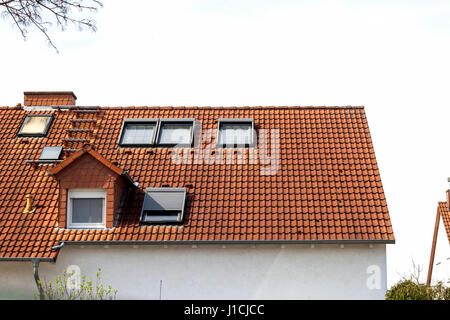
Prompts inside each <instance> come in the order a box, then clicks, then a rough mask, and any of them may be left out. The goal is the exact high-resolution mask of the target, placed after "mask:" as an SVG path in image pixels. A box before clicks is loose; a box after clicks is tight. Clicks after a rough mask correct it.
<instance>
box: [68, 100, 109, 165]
mask: <svg viewBox="0 0 450 320" xmlns="http://www.w3.org/2000/svg"><path fill="white" fill-rule="evenodd" d="M70 110H71V111H72V114H73V118H72V119H70V125H71V127H70V128H66V129H65V132H66V137H65V138H63V141H64V152H65V153H66V155H67V156H68V155H69V154H70V153H71V152H76V151H78V150H80V148H81V147H82V145H83V144H86V143H90V142H91V139H92V138H93V137H94V129H95V127H96V126H97V124H98V121H99V119H98V116H99V115H100V113H101V109H100V107H98V106H95V107H81V106H77V107H75V108H71V109H70ZM69 145H70V147H69Z"/></svg>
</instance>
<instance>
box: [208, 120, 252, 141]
mask: <svg viewBox="0 0 450 320" xmlns="http://www.w3.org/2000/svg"><path fill="white" fill-rule="evenodd" d="M253 129H254V125H253V119H219V129H218V132H217V144H218V145H220V146H224V147H225V146H240V147H243V146H252V145H253V132H254V130H253Z"/></svg>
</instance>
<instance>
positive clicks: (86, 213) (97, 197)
mask: <svg viewBox="0 0 450 320" xmlns="http://www.w3.org/2000/svg"><path fill="white" fill-rule="evenodd" d="M67 206H68V207H67V226H68V228H72V229H85V228H90V229H103V228H105V220H106V190H104V189H70V190H69V192H68V199H67Z"/></svg>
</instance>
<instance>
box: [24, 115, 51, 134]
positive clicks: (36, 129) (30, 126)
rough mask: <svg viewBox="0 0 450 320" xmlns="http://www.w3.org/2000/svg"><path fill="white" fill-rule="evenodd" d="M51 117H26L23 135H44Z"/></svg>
mask: <svg viewBox="0 0 450 320" xmlns="http://www.w3.org/2000/svg"><path fill="white" fill-rule="evenodd" d="M50 120H51V117H26V118H25V121H24V122H23V127H22V130H20V133H21V134H44V133H45V129H46V128H47V124H48V123H49V122H50Z"/></svg>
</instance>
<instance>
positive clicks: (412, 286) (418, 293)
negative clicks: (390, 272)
mask: <svg viewBox="0 0 450 320" xmlns="http://www.w3.org/2000/svg"><path fill="white" fill-rule="evenodd" d="M420 272H421V268H420V267H419V266H416V265H415V264H414V262H413V272H412V273H411V275H409V276H408V277H403V279H402V280H401V281H399V282H398V283H397V284H395V285H394V286H393V287H392V288H391V289H390V290H388V291H387V292H386V300H450V288H449V287H446V286H445V285H444V284H443V283H442V282H439V283H437V284H436V285H434V286H427V285H426V284H423V283H420V281H419V278H420Z"/></svg>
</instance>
